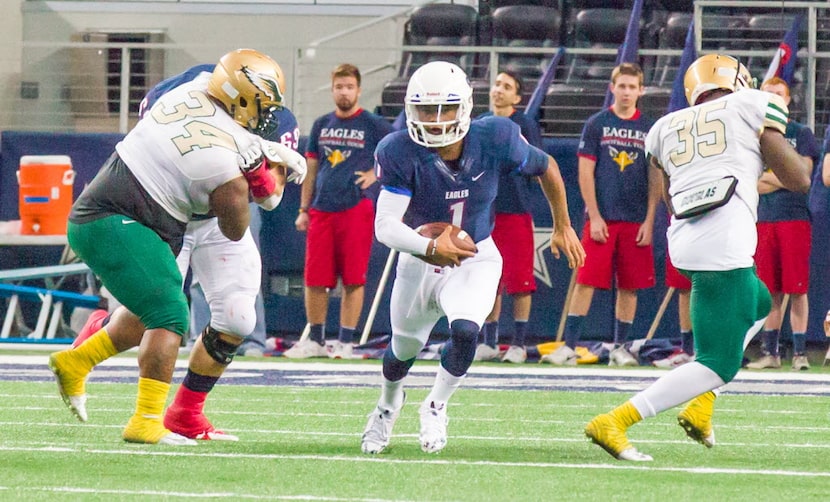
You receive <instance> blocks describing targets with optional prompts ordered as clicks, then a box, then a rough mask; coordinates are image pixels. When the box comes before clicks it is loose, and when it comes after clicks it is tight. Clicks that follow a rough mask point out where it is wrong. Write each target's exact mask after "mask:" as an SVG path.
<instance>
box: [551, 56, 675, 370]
mask: <svg viewBox="0 0 830 502" xmlns="http://www.w3.org/2000/svg"><path fill="white" fill-rule="evenodd" d="M609 88H610V90H611V93H612V94H613V95H614V103H613V104H612V105H611V106H610V107H609V108H608V109H606V110H602V111H600V112H598V113H596V114H594V115H593V116H591V117H590V118H589V119H588V121H587V122H586V123H585V126H584V128H583V129H582V138H581V139H580V141H579V150H578V152H577V156H578V158H579V190H580V193H581V194H582V199H583V200H584V201H585V213H586V216H587V218H586V221H585V225H584V227H583V230H582V245H583V247H584V248H585V252H586V253H587V255H586V258H585V266H584V267H582V268H581V269H579V271H577V275H576V283H575V287H574V291H573V295H572V297H571V302H570V305H568V306H567V309H568V317H567V320H566V322H565V332H564V337H565V344H564V345H563V346H562V347H560V348H558V349H557V350H555V351H553V352H551V353H549V354H546V355H545V356H543V357H542V358H541V359H540V362H547V363H551V364H556V365H575V364H576V360H577V355H576V351H575V349H576V344H577V341H578V340H579V337H580V335H581V331H582V324H583V320H584V319H585V316H586V315H587V314H588V311H589V310H590V308H591V300H592V299H593V297H594V290H595V289H596V288H600V289H611V288H612V287H613V286H614V282H615V279H616V288H617V299H616V305H615V308H614V312H615V315H614V317H615V320H614V347H613V349H612V350H611V353H610V355H609V361H608V364H609V365H610V366H637V365H638V364H639V362H638V361H637V358H635V357H634V356H633V355H632V354H631V353H630V352H629V351H628V350H627V349H626V348H625V347H624V346H623V344H624V343H625V341H626V339H627V338H628V332H629V330H630V329H631V326H632V324H633V323H634V315H635V313H636V311H637V290H639V289H645V288H650V287H652V286H654V284H655V279H654V256H653V251H652V234H653V231H654V216H655V213H656V211H657V202H658V201H659V199H660V186H659V184H657V183H653V182H651V181H650V179H649V175H648V164H647V162H646V154H645V140H646V132H647V131H648V130H649V128H650V127H651V126H652V124H653V123H654V121H653V120H651V119H650V118H648V117H646V116H644V115H643V114H642V113H641V112H640V110H639V109H637V100H638V99H639V98H640V97H641V96H642V95H643V93H644V90H645V88H644V87H643V70H642V69H641V68H640V66H639V65H637V64H634V63H622V64H620V65H619V66H617V67H616V68H614V70H613V72H612V73H611V82H610V84H609Z"/></svg>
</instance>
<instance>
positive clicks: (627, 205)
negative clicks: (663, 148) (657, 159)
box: [577, 108, 654, 223]
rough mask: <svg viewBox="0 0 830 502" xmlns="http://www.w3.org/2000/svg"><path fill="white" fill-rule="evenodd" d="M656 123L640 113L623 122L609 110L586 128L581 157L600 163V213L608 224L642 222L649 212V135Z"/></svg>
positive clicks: (597, 171)
mask: <svg viewBox="0 0 830 502" xmlns="http://www.w3.org/2000/svg"><path fill="white" fill-rule="evenodd" d="M653 124H654V121H653V120H651V119H650V118H648V117H645V116H644V115H642V114H641V113H640V111H639V110H637V111H636V112H635V114H634V115H633V116H632V117H631V118H630V119H621V118H620V117H618V116H617V115H615V114H614V112H613V111H612V110H611V109H610V108H608V109H605V110H602V111H600V112H598V113H595V114H594V115H592V116H591V117H590V118H589V119H588V121H587V122H585V126H584V127H583V128H582V138H580V140H579V150H578V151H577V155H578V156H580V157H585V158H588V159H591V160H594V161H596V167H595V171H594V179H595V181H596V197H597V205H598V206H599V213H600V215H602V218H603V219H605V220H607V221H628V222H632V223H642V222H643V221H645V219H646V212H647V210H648V162H647V161H646V152H645V139H646V133H647V132H648V130H649V129H651V126H652V125H653Z"/></svg>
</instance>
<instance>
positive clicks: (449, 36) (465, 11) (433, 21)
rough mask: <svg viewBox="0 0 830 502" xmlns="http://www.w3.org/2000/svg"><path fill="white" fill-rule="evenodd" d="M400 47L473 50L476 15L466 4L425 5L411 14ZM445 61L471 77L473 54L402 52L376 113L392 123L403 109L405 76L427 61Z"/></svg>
mask: <svg viewBox="0 0 830 502" xmlns="http://www.w3.org/2000/svg"><path fill="white" fill-rule="evenodd" d="M403 44H404V45H408V46H430V45H432V46H451V47H464V46H467V47H473V46H476V45H478V12H476V10H475V8H473V7H471V6H469V5H460V4H428V5H422V6H421V7H418V8H417V9H415V11H413V13H412V15H411V16H410V18H409V20H408V21H407V22H406V25H405V26H404V40H403ZM435 60H442V61H449V62H451V63H455V64H457V65H458V66H459V67H461V68H462V69H463V70H464V71H465V72H466V73H467V75H468V76H470V77H471V78H473V77H474V75H475V71H476V65H475V61H476V53H474V52H463V51H461V52H459V51H447V52H425V51H405V52H404V53H403V55H402V58H401V64H400V67H399V70H398V76H397V77H396V78H395V79H393V80H391V81H389V82H387V83H386V84H385V85H384V88H383V90H382V91H381V105H380V114H381V115H382V116H383V117H386V118H387V119H388V120H390V121H391V120H394V119H395V117H396V116H397V115H398V113H400V111H401V110H402V109H403V96H404V93H405V92H406V86H407V83H408V81H409V77H410V76H411V75H412V74H413V73H414V72H415V70H416V69H418V68H419V67H420V66H422V65H423V64H424V63H427V62H429V61H435Z"/></svg>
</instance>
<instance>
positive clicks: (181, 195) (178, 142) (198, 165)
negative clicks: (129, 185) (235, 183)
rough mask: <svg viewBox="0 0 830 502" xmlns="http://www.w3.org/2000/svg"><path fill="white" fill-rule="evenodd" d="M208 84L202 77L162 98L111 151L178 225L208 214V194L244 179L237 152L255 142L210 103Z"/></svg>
mask: <svg viewBox="0 0 830 502" xmlns="http://www.w3.org/2000/svg"><path fill="white" fill-rule="evenodd" d="M209 78H210V74H209V73H202V74H201V75H199V77H197V78H196V79H194V80H193V81H191V82H188V83H186V84H183V85H180V86H179V87H176V88H175V89H173V90H171V91H170V92H168V93H166V94H164V95H163V96H161V97H160V98H159V99H158V101H157V102H156V104H155V105H153V108H152V109H151V110H150V111H149V112H148V113H146V114H145V115H144V118H142V119H141V120H140V121H139V122H138V124H137V125H136V126H135V128H134V129H133V130H132V131H130V133H129V134H128V135H127V136H126V137H125V138H124V139H123V140H122V141H121V142H120V143H118V144H117V145H116V147H115V149H116V151H117V152H118V155H119V156H120V157H121V159H122V160H123V161H124V163H125V164H126V165H127V166H128V167H129V169H130V171H131V172H132V173H133V175H134V176H135V177H136V178H137V179H138V182H139V183H140V184H141V186H142V187H143V188H144V189H145V190H146V191H147V192H148V193H149V195H150V196H151V197H152V198H153V200H154V201H156V202H157V203H158V204H159V205H161V206H162V207H163V208H164V209H165V210H166V211H167V212H168V213H170V215H171V216H173V217H174V218H176V219H177V220H179V221H182V222H187V221H189V220H190V219H191V215H192V214H194V213H196V214H205V213H207V212H208V210H209V209H210V206H209V197H210V194H211V192H213V190H215V189H216V188H217V187H219V186H221V185H223V184H225V183H227V182H228V181H230V180H232V179H233V178H236V177H237V176H241V175H242V174H241V172H240V171H239V167H238V165H237V152H239V150H240V149H246V148H247V147H248V146H249V145H250V144H251V143H253V142H255V141H258V139H257V137H256V136H254V135H253V134H251V133H249V132H248V131H246V130H245V129H244V128H242V127H241V126H240V125H239V124H237V123H236V122H234V120H233V119H232V118H231V117H230V116H229V115H228V114H227V113H226V112H225V111H224V110H222V109H221V108H220V107H219V106H218V105H217V104H216V103H215V102H213V101H212V100H211V99H210V98H209V97H208V95H207V92H206V91H207V82H208V79H209Z"/></svg>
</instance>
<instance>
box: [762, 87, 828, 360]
mask: <svg viewBox="0 0 830 502" xmlns="http://www.w3.org/2000/svg"><path fill="white" fill-rule="evenodd" d="M761 90H762V91H766V92H771V93H773V94H777V95H779V96H781V98H783V99H784V103H786V104H787V106H789V104H790V87H789V86H788V85H787V82H786V81H784V80H783V79H781V78H779V77H772V78H770V79H769V80H766V81H765V82H764V83H763V84H761ZM784 137H785V138H787V141H789V142H790V144H791V145H793V147H795V151H796V152H798V154H799V155H801V157H802V159H803V160H804V164H805V166H806V169H807V172H808V173H810V177H811V178H812V172H813V167H814V166H815V164H816V162H817V160H818V144H817V143H816V137H815V136H814V135H813V131H812V130H810V128H809V127H807V126H805V125H803V124H800V123H798V122H796V121H794V120H790V121H788V122H787V132H786V133H784ZM758 193H760V194H761V197H760V200H759V202H758V249H757V250H756V251H755V265H756V266H757V268H758V277H760V278H761V280H762V281H764V284H766V286H767V289H769V291H770V293H771V294H772V310H770V313H769V316H768V317H767V321H766V322H765V323H764V329H763V330H762V331H761V339H762V340H763V348H762V355H761V357H760V358H759V359H758V360H756V361H753V362H751V363H749V364H747V365H746V367H747V368H751V369H766V368H780V367H781V354H780V352H779V345H778V341H779V339H780V337H781V326H782V324H783V321H784V315H785V314H786V312H785V311H784V310H783V309H782V308H781V307H782V304H783V300H784V295H789V296H790V301H789V304H790V327H791V328H792V335H793V360H792V369H793V371H799V370H808V369H810V362H809V361H808V360H807V334H806V333H807V319H808V316H809V303H808V302H807V290H808V288H809V281H810V247H811V238H810V236H811V228H810V210H809V208H808V207H807V194H803V193H799V192H793V191H791V190H787V189H786V188H785V187H784V185H783V184H782V183H781V182H780V181H779V180H778V177H777V176H776V175H775V173H774V172H772V170H771V169H770V166H767V167H766V170H765V171H764V174H762V175H761V179H760V180H759V181H758Z"/></svg>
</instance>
